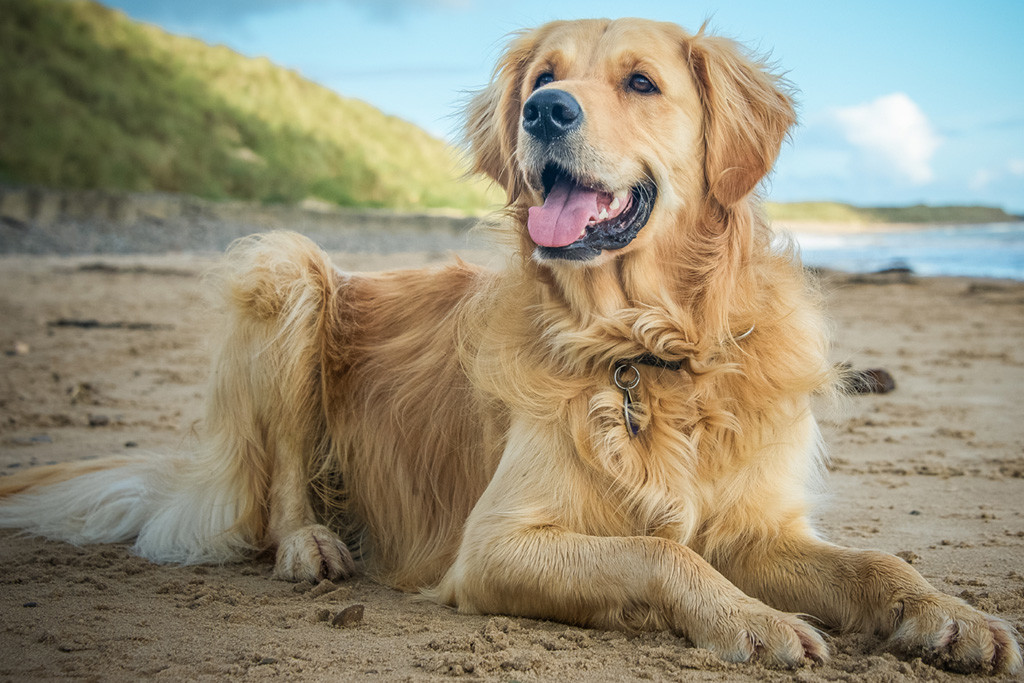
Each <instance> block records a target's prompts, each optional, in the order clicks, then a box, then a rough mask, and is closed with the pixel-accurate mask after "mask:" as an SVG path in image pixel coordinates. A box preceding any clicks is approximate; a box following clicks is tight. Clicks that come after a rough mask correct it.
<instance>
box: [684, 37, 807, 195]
mask: <svg viewBox="0 0 1024 683" xmlns="http://www.w3.org/2000/svg"><path fill="white" fill-rule="evenodd" d="M688 48H689V59H690V65H691V68H692V69H693V74H694V77H695V78H696V81H697V85H698V89H699V90H700V93H701V98H702V99H703V105H704V116H705V124H704V125H705V130H704V140H705V150H704V153H705V160H704V163H705V172H706V174H707V183H708V191H709V192H710V193H711V196H712V197H714V199H715V200H717V201H718V203H719V204H721V205H722V206H725V207H727V206H730V205H732V204H734V203H736V202H738V201H739V200H741V199H743V198H744V197H746V196H747V195H748V194H749V193H750V192H751V191H753V190H754V188H755V187H757V184H758V183H759V182H760V181H761V179H762V178H764V176H765V175H767V173H768V171H770V170H771V168H772V165H773V164H774V163H775V159H776V157H778V155H779V149H780V148H781V147H782V142H783V140H785V138H786V133H787V131H788V130H789V128H790V127H791V126H792V125H793V124H794V123H795V122H796V112H795V111H794V108H793V100H792V98H791V96H790V92H789V88H788V86H787V84H786V83H785V81H784V80H783V79H782V78H780V77H778V76H775V75H773V74H772V73H770V72H769V71H768V70H767V68H766V66H765V65H764V64H763V63H760V62H758V61H757V60H755V59H753V58H751V57H748V56H747V55H745V54H744V53H743V49H742V48H741V47H740V46H739V45H738V44H736V43H735V42H733V41H731V40H729V39H727V38H719V37H715V36H709V35H706V34H705V33H704V29H703V28H702V29H701V30H700V32H698V34H697V35H696V36H694V37H693V38H692V39H690V41H688Z"/></svg>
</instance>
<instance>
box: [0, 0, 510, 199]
mask: <svg viewBox="0 0 1024 683" xmlns="http://www.w3.org/2000/svg"><path fill="white" fill-rule="evenodd" d="M0 64H2V65H3V66H2V67H0V103H2V104H0V180H4V181H7V182H17V183H30V184H41V185H48V186H54V187H66V188H79V189H90V188H106V189H123V190H130V191H150V190H159V191H167V192H182V193H188V194H193V195H198V196H201V197H207V198H212V199H221V198H238V199H248V200H257V201H262V202H296V201H299V200H302V199H305V198H307V197H316V198H319V199H323V200H327V201H329V202H333V203H336V204H339V205H342V206H361V207H390V208H399V209H412V208H440V207H445V208H456V209H461V210H466V211H480V210H482V209H484V208H486V207H490V206H494V205H496V204H500V203H501V201H502V199H503V198H502V196H501V195H500V193H499V191H497V190H495V189H494V188H491V187H489V186H488V185H487V184H485V183H484V182H483V181H474V182H464V181H463V180H462V179H461V176H462V173H463V169H462V167H461V166H460V163H459V160H458V155H457V154H456V153H455V152H454V150H452V149H451V148H450V147H448V146H447V145H446V144H445V143H444V142H442V141H441V140H438V139H436V138H433V137H431V136H430V135H429V134H427V133H426V132H425V131H423V130H422V129H420V128H417V127H416V126H414V125H412V124H410V123H408V122H406V121H403V120H400V119H398V118H395V117H392V116H387V115H385V114H383V113H382V112H380V111H378V110H376V109H374V108H373V107H371V106H370V105H368V104H366V103H364V102H361V101H358V100H353V99H347V98H343V97H340V96H339V95H337V94H335V93H333V92H332V91H330V90H327V89H326V88H323V87H321V86H318V85H316V84H314V83H312V82H310V81H308V80H305V79H304V78H302V77H301V76H300V75H299V74H297V73H296V72H294V71H289V70H286V69H282V68H280V67H277V66H275V65H274V64H272V63H271V62H270V61H268V60H267V59H249V58H246V57H243V56H241V55H239V54H237V53H235V52H233V51H231V50H229V49H228V48H225V47H211V46H209V45H206V44H205V43H202V42H200V41H198V40H194V39H190V38H183V37H179V36H174V35H170V34H168V33H165V32H164V31H161V30H160V29H158V28H156V27H154V26H150V25H146V24H140V23H136V22H133V21H131V20H130V19H128V18H127V17H126V16H124V15H123V14H121V13H120V12H117V11H114V10H110V9H108V8H106V7H103V6H101V5H99V4H96V3H94V2H88V1H86V0H0Z"/></svg>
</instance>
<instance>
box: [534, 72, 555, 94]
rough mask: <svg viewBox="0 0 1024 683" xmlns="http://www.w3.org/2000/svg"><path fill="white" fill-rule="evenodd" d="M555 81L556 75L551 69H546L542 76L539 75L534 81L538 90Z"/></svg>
mask: <svg viewBox="0 0 1024 683" xmlns="http://www.w3.org/2000/svg"><path fill="white" fill-rule="evenodd" d="M554 82H555V75H554V74H553V73H551V72H550V71H545V72H544V73H542V74H541V75H540V76H537V80H536V81H534V83H533V89H534V90H536V89H537V88H542V87H544V86H545V85H547V84H548V83H554Z"/></svg>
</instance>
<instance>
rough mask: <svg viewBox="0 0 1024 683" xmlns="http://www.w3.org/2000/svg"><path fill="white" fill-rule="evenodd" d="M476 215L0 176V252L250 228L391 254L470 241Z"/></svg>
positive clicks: (133, 247) (165, 239)
mask: <svg viewBox="0 0 1024 683" xmlns="http://www.w3.org/2000/svg"><path fill="white" fill-rule="evenodd" d="M477 222H478V218H475V217H472V216H468V217H467V216H461V215H456V214H446V213H416V214H413V213H399V212H394V211H386V210H375V209H351V210H346V209H339V208H333V207H330V206H327V205H324V204H321V203H318V202H316V201H309V202H305V203H303V204H301V205H298V206H283V205H260V204H253V203H248V202H240V201H222V202H219V201H210V200H205V199H199V198H196V197H191V196H187V195H175V194H167V193H156V192H154V193H145V194H138V193H127V192H114V191H105V190H55V189H50V188H43V187H31V186H30V187H25V186H9V185H2V184H0V254H36V255H43V254H53V255H60V256H70V255H76V254H159V253H166V252H220V251H223V250H224V248H226V247H227V246H228V245H229V244H230V243H231V242H232V241H234V240H236V239H238V238H239V237H244V236H245V235H249V234H252V233H254V232H265V231H268V230H284V229H289V230H297V231H299V232H302V233H304V234H306V235H307V236H309V237H310V238H312V239H313V240H314V241H316V242H317V243H319V244H320V245H321V246H323V247H324V248H325V249H327V250H329V251H345V252H368V253H394V252H406V251H424V250H427V251H448V250H457V249H466V248H474V247H479V246H480V244H481V238H480V237H478V236H476V235H475V234H474V233H472V232H470V228H472V227H473V226H474V225H475V224H476V223H477Z"/></svg>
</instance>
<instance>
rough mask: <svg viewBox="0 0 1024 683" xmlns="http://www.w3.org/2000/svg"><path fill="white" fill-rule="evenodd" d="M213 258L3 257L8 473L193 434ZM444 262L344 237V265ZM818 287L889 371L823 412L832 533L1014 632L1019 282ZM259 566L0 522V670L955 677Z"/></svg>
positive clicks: (2, 424)
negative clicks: (760, 661) (62, 537)
mask: <svg viewBox="0 0 1024 683" xmlns="http://www.w3.org/2000/svg"><path fill="white" fill-rule="evenodd" d="M462 256H463V257H464V258H466V259H467V260H471V261H477V262H486V261H489V260H492V258H493V256H492V254H491V253H489V252H487V251H465V252H463V253H462ZM215 258H216V256H215V255H213V254H209V253H204V254H203V255H200V256H191V255H188V254H185V253H177V254H171V255H165V256H133V255H104V256H45V255H44V256H21V255H7V256H2V257H0V320H2V321H3V324H2V325H0V351H3V352H4V355H2V356H0V364H2V367H3V372H2V373H0V377H2V381H0V472H2V473H11V472H15V471H18V470H19V469H21V468H26V467H29V466H32V465H36V464H44V463H49V462H59V461H66V460H72V459H77V458H82V457H91V456H98V455H106V454H116V453H124V452H138V451H143V452H152V453H154V454H157V453H160V452H166V451H171V450H181V449H190V448H192V447H193V445H194V443H195V438H196V429H197V422H198V420H199V419H200V418H201V415H202V404H203V397H204V393H205V381H206V376H207V363H208V360H207V340H206V336H205V335H206V330H207V329H208V328H209V326H210V320H211V317H210V316H211V313H210V312H209V311H208V309H207V307H206V305H205V303H204V292H205V287H204V284H203V281H202V277H201V275H202V273H203V271H204V270H205V269H206V268H207V267H208V266H209V265H210V264H211V263H212V262H213V261H214V260H215ZM450 259H451V254H450V253H443V252H440V251H420V252H415V253H392V254H376V255H371V254H353V253H339V254H336V260H337V263H338V264H339V265H340V266H341V267H343V268H346V269H351V270H378V269H384V268H394V267H405V266H418V265H424V264H429V263H439V262H445V261H447V260H450ZM824 286H825V288H826V290H827V292H828V302H829V310H830V314H831V316H832V318H833V320H834V322H835V332H836V348H835V350H834V356H835V360H836V361H849V362H851V363H853V364H854V365H855V366H857V367H864V368H868V367H883V368H886V369H888V370H889V371H891V372H892V374H893V375H894V376H895V379H896V383H897V389H896V391H894V392H893V393H890V394H885V395H867V396H857V397H852V398H850V399H849V401H848V402H847V403H846V405H844V406H842V407H841V408H840V409H839V410H832V411H823V415H822V418H823V420H824V431H825V434H826V438H827V440H828V442H829V444H830V447H831V467H830V473H829V477H828V481H827V483H826V490H825V491H823V495H822V497H821V505H820V509H819V510H818V512H817V514H816V517H817V519H818V524H819V528H820V530H821V531H822V533H823V534H824V535H825V536H827V537H828V538H830V539H832V540H834V541H836V542H839V543H842V544H847V545H853V546H860V547H871V548H878V549H882V550H885V551H888V552H892V553H897V554H899V555H900V556H901V557H903V558H904V559H906V560H907V561H909V562H912V563H913V564H914V566H915V567H917V568H918V569H919V570H920V571H921V572H922V573H923V574H924V576H925V577H926V578H928V579H929V580H930V581H931V582H933V583H934V584H935V585H936V586H937V587H938V588H939V589H940V590H943V591H945V592H948V593H951V594H953V595H958V596H960V597H962V598H963V599H965V600H967V601H968V602H970V603H971V604H973V605H976V606H978V607H979V608H981V609H984V610H987V611H990V612H993V613H996V614H998V615H1000V616H1002V617H1003V618H1005V619H1007V620H1009V621H1010V622H1011V623H1012V624H1014V625H1015V626H1016V627H1017V629H1018V630H1024V504H1022V501H1024V423H1022V421H1021V412H1020V400H1021V396H1022V393H1021V392H1022V389H1021V387H1024V349H1022V347H1021V345H1020V339H1021V338H1022V337H1024V283H1021V282H1009V281H991V280H967V279H943V278H935V279H923V278H915V277H913V276H908V275H906V274H889V275H879V276H871V275H868V276H851V275H836V274H832V275H826V276H825V278H824ZM88 321H95V324H93V323H90V322H88ZM270 574H271V562H270V558H257V559H255V560H253V561H250V562H244V563H240V564H233V565H228V566H217V567H166V566H156V565H152V564H150V563H148V562H146V561H143V560H141V559H138V558H136V557H134V556H132V554H131V552H130V547H129V546H127V545H108V546H92V547H84V548H76V547H72V546H69V545H65V544H62V543H56V542H48V541H44V540H40V539H35V538H25V537H22V536H19V535H18V534H16V533H12V532H8V531H4V532H0V585H2V588H0V614H2V619H0V624H2V625H0V679H3V680H27V679H51V678H58V677H74V678H83V679H98V680H138V679H150V678H152V679H164V680H195V679H222V678H227V677H238V678H242V677H244V678H246V679H253V680H259V679H271V678H280V679H292V680H295V679H300V680H356V679H358V680H364V679H369V680H388V681H391V680H429V679H445V678H449V677H464V678H466V679H467V680H520V681H528V680H557V679H562V680H578V679H586V680H595V681H606V680H607V681H612V680H635V679H653V680H687V681H694V680H697V681H699V680H729V681H735V680H738V681H745V680H749V681H754V680H758V681H760V680H792V679H796V680H801V681H831V680H865V681H897V680H940V681H941V680H949V681H952V680H962V679H963V677H962V676H955V675H951V674H946V673H943V672H941V671H938V670H936V669H933V668H932V667H930V666H928V665H927V664H925V663H923V662H921V661H920V660H917V659H901V658H898V657H896V656H894V655H892V654H889V653H887V652H885V651H884V648H883V644H882V643H881V641H879V640H878V639H877V638H873V637H868V636H851V635H842V634H832V635H831V636H830V644H831V648H832V651H833V657H832V659H831V661H830V662H829V663H827V664H825V665H820V666H814V667H807V668H803V669H800V670H798V671H796V672H787V671H772V670H767V669H763V668H761V667H759V666H758V665H756V664H752V665H730V664H724V663H722V662H720V661H719V660H717V659H716V658H715V657H714V656H713V655H711V654H710V653H709V652H707V651H703V650H699V649H694V648H692V647H691V646H690V645H689V644H688V643H687V642H686V640H685V639H683V638H680V637H678V636H676V635H673V634H670V633H641V634H624V633H618V632H606V631H600V630H591V629H584V628H577V627H573V626H567V625H564V624H558V623H550V622H543V621H535V620H531V619H520V618H509V617H501V616H465V615H458V614H456V613H455V612H454V611H452V610H451V609H449V608H447V607H441V606H438V605H435V604H432V603H429V602H425V601H422V600H420V599H417V598H416V596H411V595H407V594H402V593H398V592H395V591H392V590H390V589H388V588H384V587H381V586H379V585H376V584H374V583H371V582H369V581H367V580H364V579H356V580H354V581H350V582H347V583H341V584H338V585H333V584H326V583H325V584H322V585H318V586H313V585H310V584H300V585H293V584H288V583H283V582H280V581H275V580H273V579H271V577H270ZM358 606H362V615H361V617H360V615H359V608H358ZM349 608H353V609H349Z"/></svg>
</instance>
